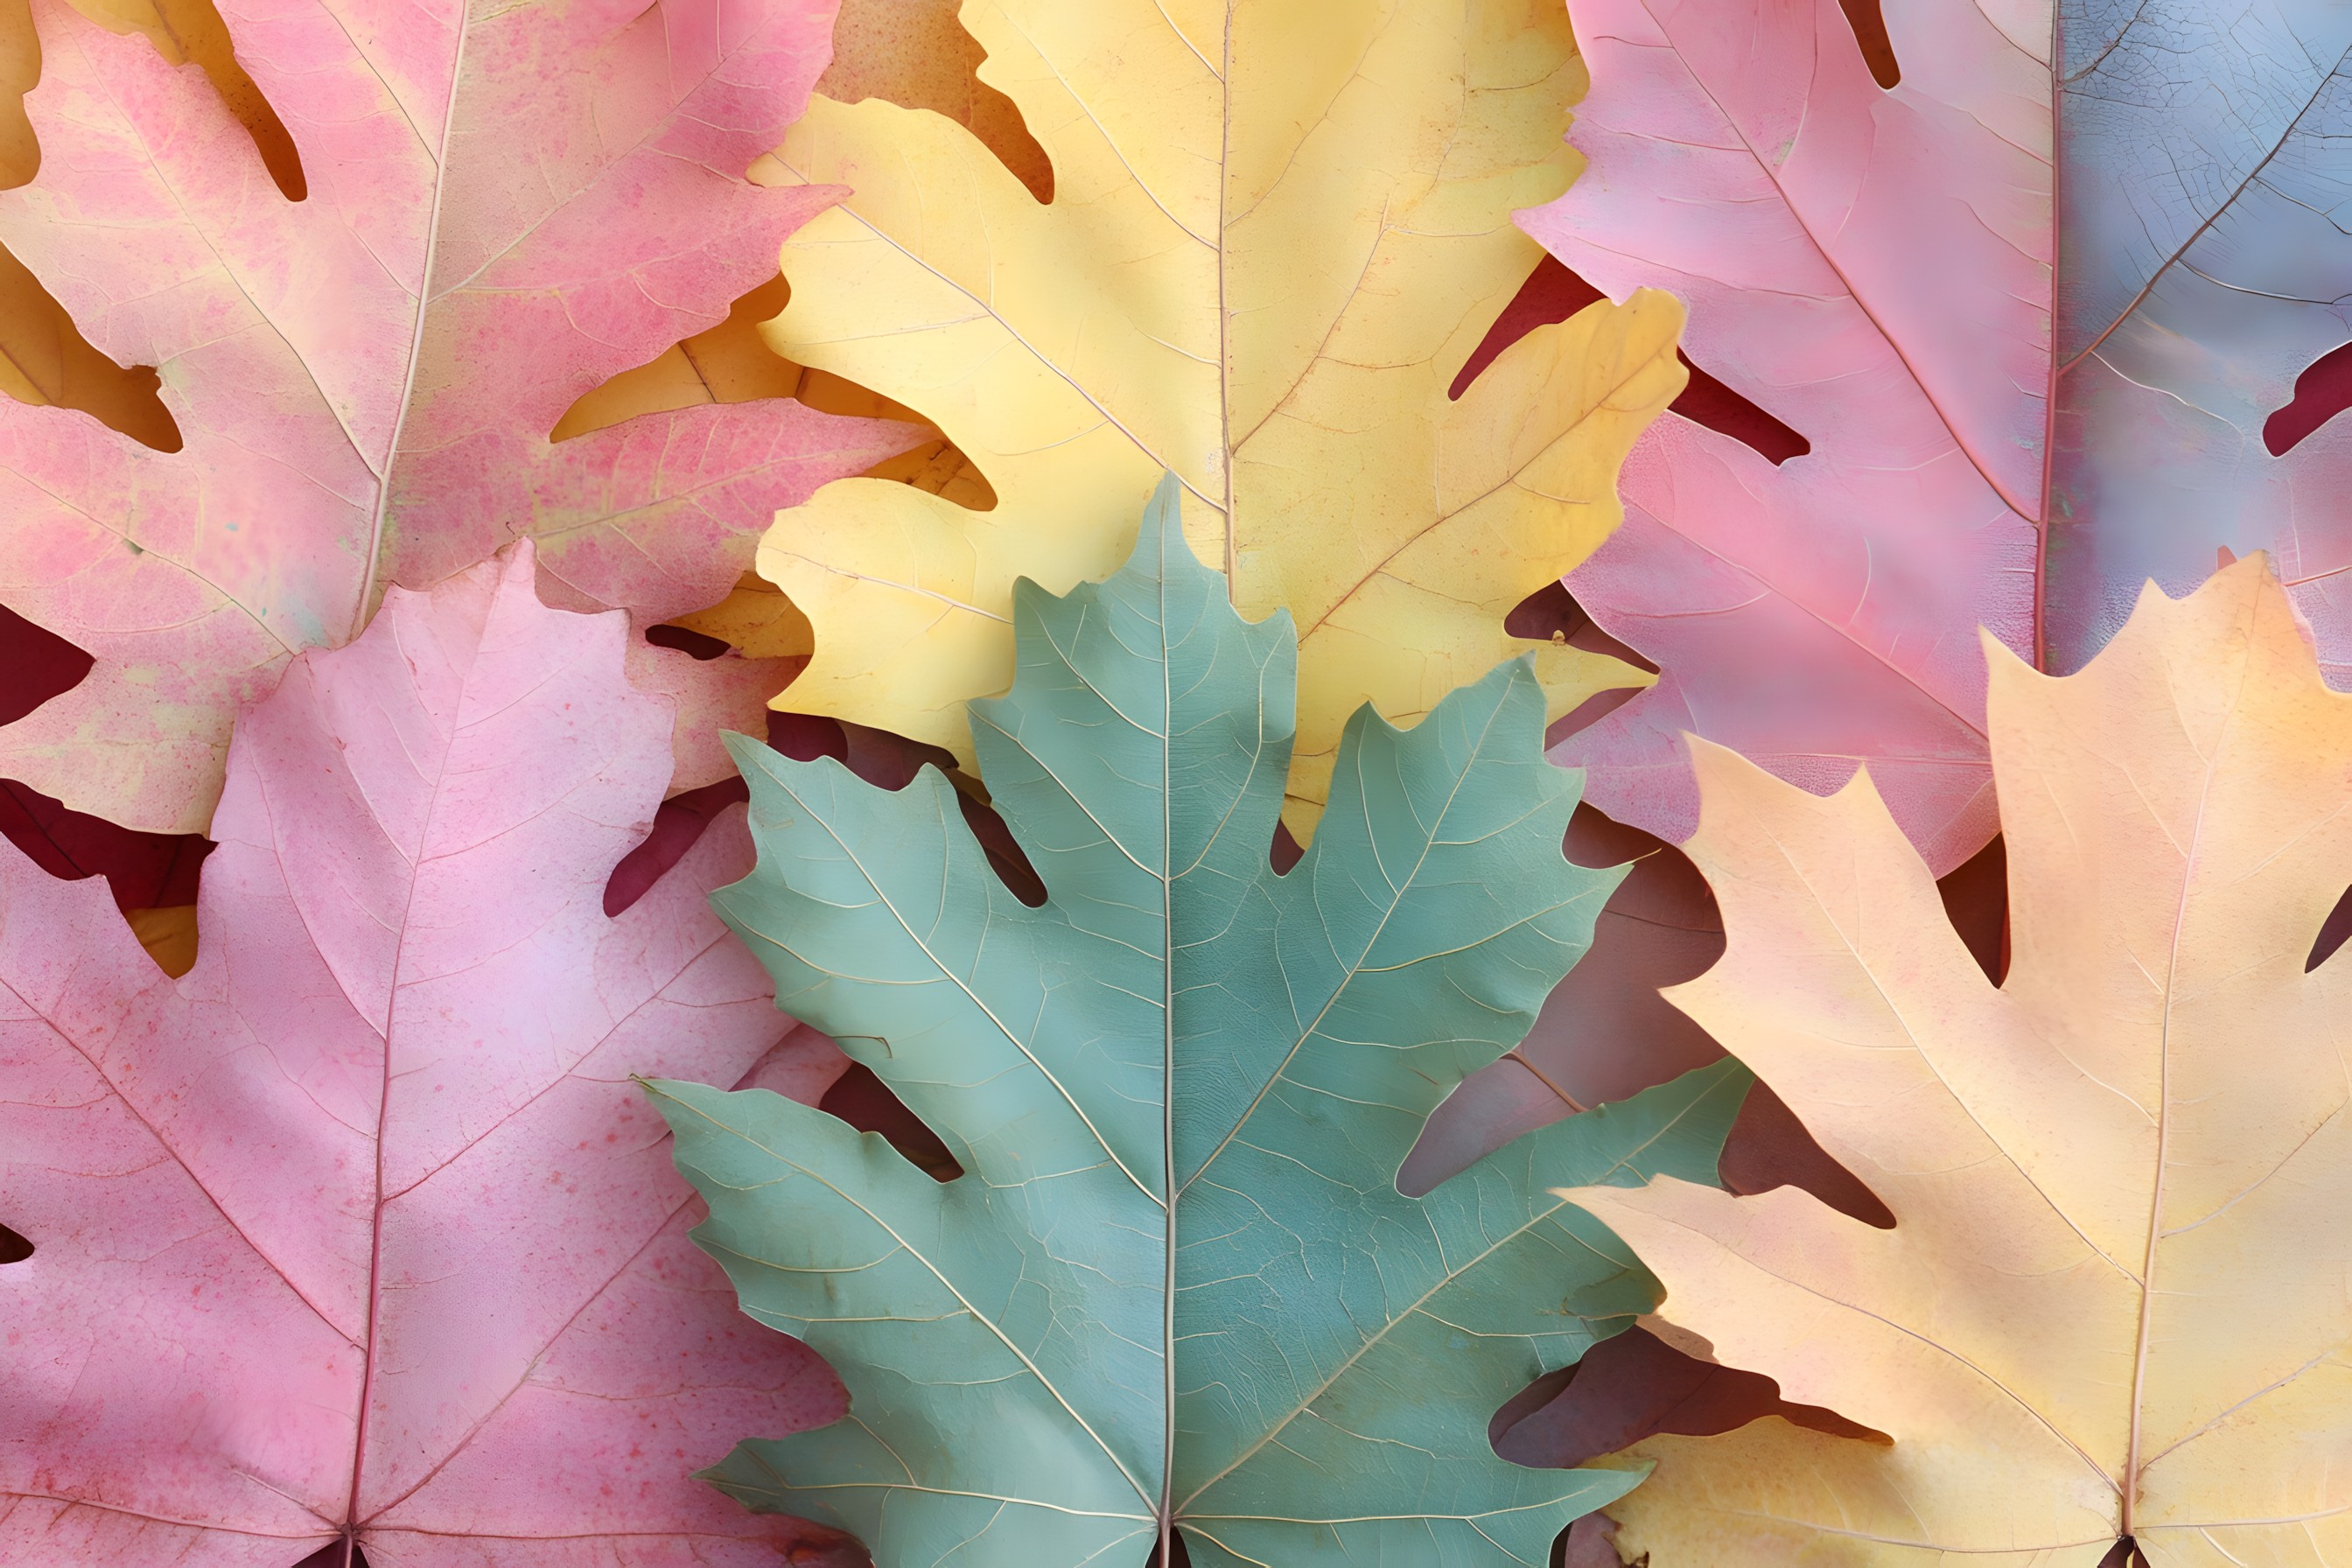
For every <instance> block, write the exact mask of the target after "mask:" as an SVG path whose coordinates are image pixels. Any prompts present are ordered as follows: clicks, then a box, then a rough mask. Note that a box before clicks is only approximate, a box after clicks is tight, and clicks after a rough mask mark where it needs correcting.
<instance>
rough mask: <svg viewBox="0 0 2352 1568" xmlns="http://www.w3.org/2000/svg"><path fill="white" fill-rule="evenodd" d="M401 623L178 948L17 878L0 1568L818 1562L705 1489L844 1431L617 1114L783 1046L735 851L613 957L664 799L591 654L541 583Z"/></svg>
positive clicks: (653, 733) (636, 700)
mask: <svg viewBox="0 0 2352 1568" xmlns="http://www.w3.org/2000/svg"><path fill="white" fill-rule="evenodd" d="M518 549H519V553H514V554H511V555H510V556H509V558H507V559H503V560H500V561H495V562H490V563H484V564H483V565H482V566H479V567H477V568H475V569H474V570H472V571H470V572H468V573H466V574H462V575H460V576H458V577H456V578H454V579H451V580H450V581H449V582H447V583H446V584H442V585H441V586H440V587H438V588H436V590H435V591H434V592H433V593H432V594H431V595H422V594H412V593H409V592H407V591H405V590H394V592H393V593H392V594H391V595H389V596H388V598H387V601H386V605H385V607H384V610H383V614H382V615H381V616H378V617H377V619H376V621H375V622H374V624H373V626H371V627H370V628H369V630H368V631H367V632H366V633H365V634H364V635H363V636H362V637H361V638H360V640H359V641H358V642H357V643H355V644H353V645H352V646H351V647H346V648H344V649H341V650H340V651H337V652H333V653H330V654H323V655H322V654H315V653H314V654H310V655H308V656H305V657H304V658H301V659H299V660H298V661H296V662H295V664H294V665H293V666H292V667H291V668H290V669H289V671H288V673H287V677H286V679H285V680H284V682H283V683H282V684H281V685H280V686H279V688H278V691H277V692H276V693H275V694H274V695H272V696H271V697H270V698H269V699H268V700H266V701H264V702H263V703H261V704H260V705H259V706H257V707H256V708H254V709H252V710H248V711H247V714H246V716H245V718H244V720H243V721H242V723H241V724H240V726H239V729H238V733H237V739H236V744H235V746H234V747H233V748H232V752H231V756H230V765H229V773H228V784H227V788H226V793H225V794H224V795H223V797H222V803H221V809H220V812H219V815H218V816H217V818H216V820H215V828H214V831H215V834H216V835H217V836H218V837H219V840H220V843H219V847H218V848H216V849H215V850H214V851H213V854H212V856H211V858H210V860H209V862H208V863H207V865H206V867H205V878H204V885H203V890H202V897H201V904H200V909H201V912H202V919H203V943H202V948H201V951H200V952H199V954H198V956H197V958H196V961H195V964H194V968H193V969H192V970H191V971H189V973H187V974H186V976H185V977H184V979H180V980H177V981H173V980H170V979H166V978H165V977H164V976H163V975H162V974H160V973H157V971H156V968H155V966H154V964H153V963H151V962H150V961H149V959H148V957H147V955H146V954H145V953H144V952H141V951H140V947H139V944H138V942H137V940H136V939H135V938H134V937H133V936H132V934H131V931H128V930H127V929H125V927H124V925H123V923H122V921H121V918H120V917H119V916H118V915H117V914H116V913H115V910H114V909H113V906H112V902H111V900H109V899H108V897H107V894H106V889H105V888H104V886H103V885H102V884H101V883H100V882H99V881H97V880H96V879H90V880H87V881H81V882H60V881H57V880H54V879H51V878H50V877H49V876H48V875H47V873H45V872H44V871H42V870H40V869H39V868H37V867H35V866H34V865H33V864H31V863H30V862H29V861H27V860H26V859H25V858H22V857H21V856H19V855H17V854H16V853H15V852H14V851H13V850H0V1194H5V1214H0V1218H5V1222H6V1224H7V1225H8V1226H10V1227H11V1228H12V1229H14V1230H16V1231H17V1232H19V1233H20V1234H22V1235H23V1236H24V1237H26V1238H27V1239H28V1240H29V1241H30V1242H31V1243H32V1244H33V1246H34V1247H35V1251H34V1252H33V1255H32V1257H31V1258H28V1259H26V1260H25V1261H23V1262H19V1263H12V1264H10V1265H9V1266H8V1267H7V1268H5V1270H4V1271H0V1292H4V1293H5V1299H6V1301H7V1308H6V1314H7V1318H6V1321H7V1342H8V1353H7V1357H6V1360H5V1363H0V1433H5V1434H6V1436H5V1441H0V1561H5V1562H9V1563H110V1562H122V1563H163V1562H170V1563H184V1564H188V1565H190V1568H214V1565H220V1568H288V1565H289V1564H291V1563H297V1562H299V1561H300V1560H302V1559H303V1558H304V1557H305V1556H306V1555H308V1554H309V1553H310V1552H311V1551H312V1550H313V1549H314V1548H317V1547H320V1546H323V1545H327V1544H329V1543H331V1542H337V1541H339V1540H342V1539H349V1540H351V1541H352V1542H355V1543H356V1544H357V1545H358V1547H359V1548H360V1549H361V1550H362V1552H365V1553H366V1554H367V1557H368V1559H369V1560H370V1561H371V1562H373V1563H377V1564H379V1565H380V1568H401V1565H404V1564H407V1565H415V1568H493V1565H495V1568H583V1565H586V1564H592V1563H593V1564H597V1565H600V1568H604V1565H609V1568H624V1565H625V1568H687V1565H688V1564H693V1565H697V1568H700V1565H706V1564H725V1565H733V1568H753V1565H754V1564H766V1563H774V1561H775V1559H776V1552H777V1551H778V1550H779V1549H780V1548H782V1547H786V1546H791V1545H793V1544H795V1543H798V1544H801V1545H803V1546H808V1547H811V1548H815V1547H818V1546H821V1545H822V1543H823V1538H822V1537H821V1536H819V1535H818V1534H816V1533H815V1532H813V1531H810V1529H809V1528H808V1527H806V1526H803V1525H798V1524H795V1523H793V1521H777V1520H754V1519H752V1518H751V1517H750V1516H748V1515H744V1514H743V1513H741V1511H740V1510H737V1509H735V1508H733V1507H732V1506H731V1505H729V1504H727V1503H726V1502H725V1501H724V1500H721V1499H719V1498H717V1497H715V1496H714V1495H712V1494H711V1493H710V1492H709V1490H708V1489H706V1488H703V1487H701V1486H699V1485H698V1484H697V1483H695V1482H693V1481H692V1480H691V1479H688V1471H690V1470H691V1468H693V1467H694V1466H695V1465H696V1464H697V1463H703V1462H709V1460H712V1459H716V1458H719V1456H720V1455H722V1454H723V1453H724V1452H725V1451H726V1447H727V1445H728V1444H729V1443H730V1441H731V1440H732V1438H733V1436H735V1434H737V1433H739V1432H740V1431H741V1430H742V1429H743V1428H744V1426H746V1425H747V1424H748V1425H751V1426H781V1427H784V1428H787V1429H789V1428H791V1427H793V1426H803V1425H806V1424H807V1423H809V1422H812V1421H824V1420H828V1419H831V1418H832V1417H833V1416H834V1415H837V1414H838V1412H839V1410H840V1405H839V1393H838V1388H837V1385H835V1384H834V1383H833V1381H832V1379H831V1378H830V1376H829V1375H828V1374H827V1373H825V1371H824V1368H823V1367H822V1366H821V1365H820V1364H818V1363H816V1362H815V1361H814V1358H813V1357H811V1356H810V1355H809V1354H808V1353H807V1352H805V1351H804V1350H803V1349H802V1348H801V1347H799V1346H796V1345H793V1344H792V1343H791V1342H788V1341H785V1340H783V1339H781V1338H778V1337H776V1336H774V1335H770V1334H766V1333H764V1332H761V1331H759V1330H757V1329H755V1328H753V1327H752V1326H751V1325H750V1324H747V1323H744V1322H743V1321H741V1320H740V1317H738V1316H737V1314H736V1313H735V1312H734V1311H733V1310H732V1307H731V1304H730V1301H729V1300H728V1296H727V1292H726V1289H725V1284H724V1281H723V1280H722V1279H720V1278H719V1273H718V1271H717V1270H716V1269H715V1268H712V1267H711V1265H710V1264H709V1260H708V1259H707V1258H703V1257H701V1256H700V1255H699V1254H698V1253H697V1252H696V1251H695V1249H694V1247H692V1245H691V1244H690V1242H689V1241H688V1237H687V1229H688V1226H689V1225H690V1224H691V1223H692V1221H693V1220H694V1218H696V1217H697V1215H696V1212H695V1205H694V1202H693V1195H692V1194H691V1193H690V1192H689V1191H688V1188H687V1187H686V1185H685V1184H684V1183H682V1182H680V1181H679V1180H678V1179H677V1176H676V1173H674V1172H673V1171H672V1170H671V1168H670V1162H669V1159H668V1157H667V1139H666V1138H665V1136H664V1132H665V1129H664V1128H663V1126H662V1123H661V1120H660V1118H658V1117H657V1116H656V1115H654V1114H653V1113H652V1111H651V1110H650V1109H649V1108H648V1107H647V1106H646V1103H645V1100H644V1097H643V1096H642V1095H641V1094H640V1093H639V1092H638V1091H637V1090H636V1089H635V1087H634V1086H633V1084H632V1083H631V1082H630V1079H629V1075H630V1074H631V1073H632V1072H697V1073H704V1074H708V1075H709V1076H712V1077H715V1078H718V1079H723V1080H725V1081H729V1082H732V1081H734V1080H735V1079H737V1078H739V1077H740V1076H742V1075H743V1074H744V1072H745V1071H746V1069H749V1068H752V1067H753V1066H754V1064H755V1063H758V1062H760V1061H761V1058H763V1056H764V1055H766V1054H767V1053H768V1050H769V1047H771V1045H772V1044H773V1043H774V1042H775V1041H776V1039H777V1037H778V1035H779V1033H780V1026H779V1024H778V1020H777V1019H776V1016H775V1015H774V1013H773V1012H772V1009H771V1008H770V1006H769V1002H768V998H769V994H770V987H769V986H768V984H767V980H766V976H765V975H764V974H762V973H761V970H760V968H759V966H758V965H757V964H756V963H753V962H752V961H751V958H750V956H749V955H747V954H746V953H744V952H742V951H741V950H740V947H738V946H737V945H736V944H735V943H734V942H731V941H730V939H729V938H728V937H727V934H726V932H725V931H724V929H723V928H722V927H721V926H720V925H719V921H717V919H716V918H715V917H713V916H711V915H710V914H709V911H708V910H707V908H706V907H705V905H704V902H703V896H704V894H705V892H706V891H707V890H708V889H709V888H711V887H713V886H715V885H717V884H718V883H720V882H722V881H724V880H726V879H728V878H730V877H731V876H734V875H736V874H738V873H739V872H740V870H742V869H743V868H745V867H746V866H747V865H748V864H749V862H750V847H749V845H748V844H747V843H746V842H745V840H744V837H743V833H742V829H741V826H740V817H730V819H729V820H728V821H727V822H725V823H723V824H722V825H721V826H720V827H719V829H717V830H714V831H713V832H711V833H709V834H708V835H706V836H705V837H704V839H703V841H702V842H701V843H700V844H699V845H698V846H697V847H696V848H695V849H694V850H693V851H692V852H691V853H690V854H689V855H688V857H687V858H685V859H684V860H683V861H682V862H681V863H680V864H679V865H678V866H677V868H675V869H673V870H672V872H671V873H670V875H669V876H668V877H667V878H666V879H664V880H663V881H662V882H661V883H659V884H657V885H656V887H655V889H653V890H652V891H651V892H650V893H649V894H647V895H646V897H645V898H644V899H643V900H640V901H639V902H638V904H637V905H636V906H635V908H633V909H631V910H629V911H628V912H627V913H626V914H625V915H624V916H622V917H621V918H620V919H618V920H609V921H608V920H607V919H606V918H605V916H604V911H603V909H602V907H601V903H602V897H603V891H604V879H605V875H606V873H607V872H608V871H609V870H610V868H611V867H612V864H613V862H614V860H615V859H617V858H619V857H620V856H621V855H622V854H623V853H624V852H625V850H626V849H627V848H628V847H629V846H630V845H631V844H632V843H634V842H635V839H636V837H638V836H639V834H641V833H642V831H643V829H644V826H645V825H646V822H647V821H648V820H649V819H650V818H651V816H652V815H653V811H654V807H655V805H656V802H657V801H658V800H659V799H660V797H661V792H662V787H663V785H664V784H665V783H666V782H667V778H668V776H669V770H670V747H669V729H670V721H669V714H668V711H667V704H666V703H664V702H663V701H661V700H659V699H657V698H655V697H651V696H648V695H646V694H645V693H643V692H641V691H637V690H635V689H633V688H632V687H631V686H630V685H629V683H628V681H627V680H626V679H625V677H624V674H623V668H622V651H623V644H624V641H625V637H626V636H627V632H626V627H625V618H624V617H623V616H620V615H618V614H608V615H604V616H593V617H591V616H575V615H572V614H568V613H565V612H561V611H556V610H551V609H547V608H545V607H543V606H542V605H540V604H539V603H538V601H537V599H536V597H535V596H534V594H533V585H532V571H531V567H530V556H529V547H528V546H527V545H525V546H520V547H518Z"/></svg>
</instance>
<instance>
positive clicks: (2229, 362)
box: [2043, 0, 2352, 686]
mask: <svg viewBox="0 0 2352 1568" xmlns="http://www.w3.org/2000/svg"><path fill="white" fill-rule="evenodd" d="M2062 15H2063V33H2062V38H2063V65H2062V69H2061V77H2062V80H2063V84H2064V89H2065V90H2064V95H2063V99H2062V100H2061V102H2060V110H2059V119H2058V125H2059V152H2060V154H2061V156H2062V158H2063V160H2064V167H2065V168H2066V169H2067V170H2068V171H2069V174H2068V177H2066V178H2064V179H2063V180H2062V181H2061V182H2060V191H2061V195H2062V205H2061V208H2060V219H2061V221H2062V223H2063V226H2064V232H2065V243H2064V244H2063V245H2062V246H2061V247H2059V260H2060V267H2061V274H2060V279H2059V290H2058V300H2059V311H2058V328H2057V331H2058V362H2059V370H2058V378H2057V392H2058V410H2057V417H2058V440H2057V442H2056V445H2055V449H2054V457H2053V471H2052V475H2051V482H2052V495H2051V510H2050V516H2051V541H2050V553H2049V563H2048V566H2047V568H2046V572H2045V589H2044V598H2045V601H2046V602H2045V607H2044V611H2043V616H2044V620H2045V630H2044V640H2045V642H2046V644H2047V646H2048V649H2049V662H2050V666H2051V668H2055V669H2059V670H2069V669H2074V668H2080V667H2081V665H2082V664H2083V663H2084V660H2086V659H2088V658H2090V657H2091V655H2093V654H2094V653H2095V652H2097V651H2098V649H2099V647H2100V646H2101V645H2102V644H2104V643H2105V641H2106V639H2107V638H2108V637H2109V636H2111V635H2112V634H2113V633H2114V631H2115V629H2116V626H2119V625H2120V624H2121V623H2122V621H2123V619H2124V617H2125V616H2126V614H2128V613H2129V611H2130V609H2131V606H2132V603H2133V600H2134V599H2135V598H2136V597H2137V595H2138V593H2139V588H2140V584H2142V583H2143V582H2146V581H2147V580H2148V579H2150V578H2153V579H2154V580H2155V581H2157V582H2158V583H2160V584H2163V585H2164V586H2165V587H2166V588H2167V589H2168V590H2170V591H2172V592H2175V593H2185V592H2187V591H2188V590H2189V589H2191V588H2193V587H2195V586H2196V585H2197V584H2199V583H2201V582H2203V581H2204V579H2205V577H2206V574H2208V573H2210V572H2211V571H2212V569H2213V563H2214V555H2215V551H2216V549H2217V548H2219V549H2222V550H2227V551H2231V552H2235V553H2239V554H2243V553H2248V552H2252V551H2255V550H2268V551H2270V552H2273V556H2274V557H2275V558H2276V560H2277V562H2278V564H2279V569H2280V571H2281V573H2282V574H2283V575H2284V577H2285V579H2286V581H2287V583H2288V584H2290V586H2291V587H2292V588H2293V589H2294V597H2295V604H2296V607H2297V608H2298V609H2299V610H2301V611H2302V612H2303V614H2304V615H2305V616H2307V617H2308V618H2309V620H2310V622H2311V624H2312V626H2313V629H2314V631H2315V633H2316V635H2317V637H2318V640H2319V652H2320V663H2321V666H2322V668H2325V669H2326V671H2327V673H2328V678H2329V679H2330V680H2331V681H2332V682H2333V683H2335V684H2336V685H2338V686H2342V685H2347V684H2352V599H2347V596H2346V595H2345V593H2344V587H2345V584H2344V583H2343V581H2342V574H2343V573H2344V572H2345V570H2346V569H2347V567H2352V531H2348V530H2347V528H2346V527H2345V525H2344V522H2343V521H2342V519H2343V516H2344V509H2343V505H2342V497H2343V496H2344V495H2345V493H2346V492H2347V490H2352V423H2347V422H2345V421H2342V420H2336V419H2335V417H2334V416H2336V415H2337V414H2338V413H2340V412H2341V411H2342V410H2343V409H2344V408H2345V407H2346V406H2347V405H2352V347H2347V344H2346V341H2345V340H2346V339H2347V337H2352V331H2347V323H2346V320H2345V315H2344V299H2343V296H2344V294H2345V284H2344V280H2345V279H2346V278H2347V277H2352V235H2347V232H2346V230H2345V227H2344V226H2343V224H2342V222H2341V221H2340V215H2341V213H2342V211H2343V209H2344V205H2345V204H2346V202H2347V200H2352V153H2347V138H2352V53H2347V50H2352V12H2347V10H2346V9H2345V8H2344V7H2343V6H2340V5H2325V4H2310V3H2308V0H2305V3H2303V4H2292V5H2281V6H2278V7H2275V8H2274V9H2270V10H2266V11H2264V12H2263V14H2262V18H2263V19H2262V20H2261V21H2260V22H2259V23H2253V22H2252V21H2251V18H2248V19H2246V20H2238V19H2233V17H2232V16H2231V14H2230V13H2227V12H2216V11H2213V10H2211V9H2210V8H2208V7H2206V6H2203V5H2195V4H2182V3H2180V0H2164V3H2158V4H2151V5H2144V6H2135V7H2132V8H2129V9H2125V8H2120V7H2108V6H2081V7H2074V6H2069V7H2066V8H2065V9H2064V10H2063V13H2062ZM2184 69H2185V70H2187V71H2189V72H2190V73H2193V76H2194V79H2195V80H2196V83H2197V86H2196V87H2195V88H2194V89H2184V88H2183V86H2182V83H2181V77H2182V73H2183V71H2184ZM2331 214H2334V215H2337V216H2329V215H2331Z"/></svg>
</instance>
